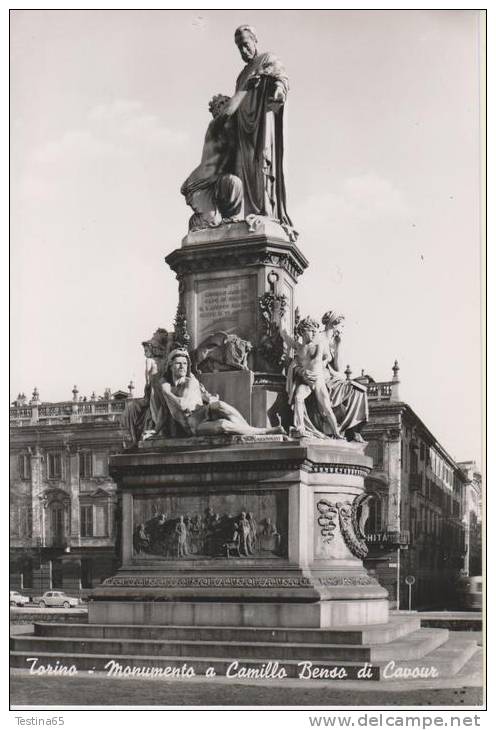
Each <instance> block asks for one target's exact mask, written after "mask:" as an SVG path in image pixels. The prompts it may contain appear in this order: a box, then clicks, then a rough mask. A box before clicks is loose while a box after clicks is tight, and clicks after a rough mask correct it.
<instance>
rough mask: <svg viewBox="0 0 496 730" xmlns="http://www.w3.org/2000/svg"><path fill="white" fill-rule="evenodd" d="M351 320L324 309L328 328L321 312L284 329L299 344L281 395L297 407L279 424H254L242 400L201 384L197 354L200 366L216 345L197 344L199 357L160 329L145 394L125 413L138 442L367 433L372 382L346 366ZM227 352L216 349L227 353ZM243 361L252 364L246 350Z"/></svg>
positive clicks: (354, 437)
mask: <svg viewBox="0 0 496 730" xmlns="http://www.w3.org/2000/svg"><path fill="white" fill-rule="evenodd" d="M343 320H344V317H343V316H342V315H340V314H337V313H336V312H333V311H329V312H326V313H325V314H324V316H323V317H322V324H323V330H320V325H319V323H318V322H317V321H316V320H314V319H312V318H311V317H305V318H304V319H301V320H300V321H299V322H298V324H297V326H296V327H295V337H294V338H292V337H290V336H289V335H288V334H287V333H286V332H284V331H283V332H282V333H281V334H282V337H283V339H284V341H285V345H286V347H287V348H289V349H290V351H291V352H293V356H292V358H291V359H290V360H289V362H288V365H287V368H286V397H284V394H282V393H281V394H280V395H279V400H280V401H284V404H285V407H284V408H282V409H281V412H282V411H286V412H288V413H289V414H290V415H289V419H288V420H287V421H286V422H285V423H282V422H281V421H283V419H281V418H279V419H278V425H274V426H272V427H270V428H258V427H255V426H251V425H250V424H249V423H248V422H247V421H246V419H245V418H244V417H243V416H242V414H241V413H240V412H239V411H238V410H237V409H236V408H234V407H233V406H232V405H230V404H229V403H226V402H225V401H222V400H221V399H220V398H219V396H217V395H212V394H210V393H209V392H208V391H207V390H206V389H205V387H204V386H203V385H202V384H201V382H200V380H199V379H198V378H197V377H196V375H195V374H194V373H193V372H192V359H193V362H194V363H196V366H197V370H198V371H199V370H200V367H199V366H201V364H202V363H205V362H206V361H207V358H206V352H210V350H208V348H207V349H206V350H202V349H201V348H197V350H195V351H194V352H193V358H192V357H191V356H190V354H189V353H188V351H187V349H185V348H183V347H174V346H173V345H171V336H170V335H169V334H168V333H167V332H166V330H164V329H158V330H157V331H156V332H155V334H154V336H153V337H152V338H151V339H150V340H147V341H146V342H143V348H144V352H145V357H146V358H147V359H146V367H145V381H146V384H145V393H144V396H143V398H140V399H135V400H132V401H129V403H127V406H126V409H125V411H124V414H123V425H124V426H125V428H126V429H127V430H128V432H129V434H130V437H131V441H132V443H133V444H137V443H138V442H139V441H140V440H141V439H147V438H152V437H158V436H161V437H165V438H187V437H191V436H215V435H238V436H257V435H262V434H286V433H287V431H288V430H289V435H290V436H292V437H296V438H302V437H307V438H319V439H328V438H332V439H347V440H348V441H359V442H360V441H363V438H362V436H361V435H360V429H361V427H362V425H363V424H364V423H365V422H366V421H367V419H368V403H367V391H366V388H365V387H364V386H363V385H361V384H360V383H357V382H355V381H353V380H348V379H347V378H346V376H344V375H343V374H342V373H340V372H339V347H340V344H341V336H342V331H343ZM223 334H225V333H223ZM215 342H216V340H215ZM215 347H216V348H217V345H215ZM198 350H200V354H199V353H198ZM222 352H223V350H222V349H221V350H220V351H218V352H217V350H216V355H217V357H218V358H220V359H222V358H221V354H222ZM227 352H228V353H230V352H231V351H230V350H228V351H227ZM243 352H245V351H243ZM245 354H246V353H245ZM224 359H227V360H229V359H230V358H224ZM238 359H239V358H238ZM212 362H213V363H215V360H212ZM221 364H222V363H221ZM229 367H230V366H229V364H226V368H227V369H229ZM236 367H238V368H240V369H246V367H247V365H246V358H245V357H243V358H242V364H240V365H239V364H238V365H236ZM208 370H209V368H206V369H205V370H203V372H205V371H207V372H208Z"/></svg>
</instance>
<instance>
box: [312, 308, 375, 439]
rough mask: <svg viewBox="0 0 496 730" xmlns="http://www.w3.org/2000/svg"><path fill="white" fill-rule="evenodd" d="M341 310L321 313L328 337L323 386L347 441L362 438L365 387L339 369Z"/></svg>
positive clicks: (366, 418) (365, 398)
mask: <svg viewBox="0 0 496 730" xmlns="http://www.w3.org/2000/svg"><path fill="white" fill-rule="evenodd" d="M343 320H344V317H343V315H342V314H337V313H336V312H333V311H329V312H326V313H325V314H324V315H323V317H322V324H323V325H324V334H325V338H326V341H327V347H328V353H326V370H327V377H326V386H327V390H328V391H329V397H330V400H331V404H332V407H333V410H334V413H335V415H336V418H337V420H338V423H339V428H340V430H341V432H342V433H345V434H346V438H347V439H348V440H349V441H360V442H361V441H363V438H362V436H361V434H360V429H361V428H362V426H363V424H364V423H365V422H366V421H367V420H368V417H369V409H368V401H367V389H366V388H365V387H364V386H363V385H361V384H360V383H357V382H355V381H354V380H347V379H346V377H345V376H344V375H343V374H342V373H340V372H339V346H340V344H341V335H342V332H343Z"/></svg>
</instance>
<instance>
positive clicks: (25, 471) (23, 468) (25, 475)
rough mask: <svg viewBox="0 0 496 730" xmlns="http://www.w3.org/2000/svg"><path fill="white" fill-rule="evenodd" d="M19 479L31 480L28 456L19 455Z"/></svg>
mask: <svg viewBox="0 0 496 730" xmlns="http://www.w3.org/2000/svg"><path fill="white" fill-rule="evenodd" d="M18 463H19V477H20V478H21V479H25V480H29V479H31V459H30V458H29V454H19V462H18Z"/></svg>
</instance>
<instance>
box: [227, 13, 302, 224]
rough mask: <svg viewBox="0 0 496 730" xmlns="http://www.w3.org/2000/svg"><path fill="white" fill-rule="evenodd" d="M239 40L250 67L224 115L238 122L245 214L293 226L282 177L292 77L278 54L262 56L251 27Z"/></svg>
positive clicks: (236, 159) (237, 170) (236, 161)
mask: <svg viewBox="0 0 496 730" xmlns="http://www.w3.org/2000/svg"><path fill="white" fill-rule="evenodd" d="M234 40H235V43H236V45H237V46H238V49H239V52H240V54H241V58H242V59H243V61H244V62H245V64H246V66H245V68H244V69H243V70H242V71H241V73H240V74H239V76H238V79H237V81H236V92H235V94H234V96H233V97H232V98H231V101H230V102H229V104H228V105H227V106H226V107H225V109H224V113H225V114H226V115H227V116H234V121H235V134H236V139H235V150H234V152H235V157H234V168H233V170H232V172H233V173H234V175H236V176H237V177H238V178H239V179H240V180H241V182H242V183H243V195H244V213H245V216H248V215H250V214H255V215H262V216H268V217H270V218H275V219H276V220H278V221H279V222H280V223H281V224H284V225H288V226H292V224H291V220H290V218H289V216H288V213H287V210H286V188H285V185H284V172H283V151H284V149H283V148H284V139H283V112H284V103H285V101H286V96H287V93H288V90H289V84H288V77H287V74H286V71H285V69H284V67H283V65H282V63H281V62H280V61H279V59H278V58H277V57H276V56H274V54H272V53H259V52H258V49H257V36H256V32H255V29H254V28H253V27H252V26H250V25H242V26H240V27H239V28H238V29H237V30H236V32H235V34H234Z"/></svg>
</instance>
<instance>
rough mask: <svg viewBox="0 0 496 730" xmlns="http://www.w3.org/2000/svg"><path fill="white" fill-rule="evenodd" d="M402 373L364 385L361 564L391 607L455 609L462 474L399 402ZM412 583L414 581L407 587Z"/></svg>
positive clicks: (462, 555)
mask: <svg viewBox="0 0 496 730" xmlns="http://www.w3.org/2000/svg"><path fill="white" fill-rule="evenodd" d="M398 371H399V367H398V365H397V363H395V364H394V366H393V378H392V380H391V381H387V382H380V383H376V382H375V381H374V380H373V379H372V378H370V377H369V376H367V375H364V374H363V373H362V376H361V377H360V378H357V380H359V381H361V382H362V383H364V384H366V385H367V390H368V399H369V409H370V419H369V421H368V423H367V424H366V427H365V428H364V429H363V435H364V438H365V440H366V441H367V442H368V445H367V453H368V454H369V455H370V456H371V457H372V459H373V464H374V468H373V471H372V472H371V474H370V476H369V477H368V479H367V480H366V488H367V491H368V492H369V493H370V494H371V501H370V515H369V520H368V522H367V524H366V532H367V535H368V537H367V543H368V548H369V555H368V558H367V559H366V561H365V564H366V566H367V568H368V570H369V571H370V572H371V573H373V574H375V575H376V576H377V578H378V580H379V581H380V582H381V584H382V585H384V586H385V587H386V588H387V589H388V591H389V595H390V600H391V602H392V604H393V605H394V604H395V605H399V607H400V608H401V609H407V608H408V607H409V586H408V583H407V582H405V579H408V582H409V583H410V584H411V604H412V608H429V607H437V606H439V607H445V608H450V607H453V608H455V607H456V606H457V601H458V597H457V591H456V589H457V580H458V578H459V577H460V576H461V575H462V574H463V571H464V568H465V561H466V549H467V548H466V543H467V527H466V523H465V519H464V511H465V504H466V487H467V484H468V478H467V474H466V470H465V469H464V468H463V467H462V465H460V464H457V463H456V462H455V460H454V459H453V458H452V457H451V456H450V455H449V454H448V452H447V451H446V450H445V449H444V448H443V446H442V445H441V444H440V443H439V441H438V440H437V439H436V438H435V436H434V435H433V434H432V433H431V431H430V430H429V429H428V428H427V426H426V425H425V424H424V423H423V421H422V420H421V419H420V418H419V416H418V415H417V414H416V413H415V411H414V410H413V409H412V408H411V407H410V406H409V405H408V404H407V403H404V402H402V401H401V399H400V394H399V385H400V383H399V378H398ZM412 578H413V581H412Z"/></svg>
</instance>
